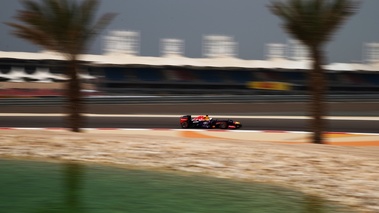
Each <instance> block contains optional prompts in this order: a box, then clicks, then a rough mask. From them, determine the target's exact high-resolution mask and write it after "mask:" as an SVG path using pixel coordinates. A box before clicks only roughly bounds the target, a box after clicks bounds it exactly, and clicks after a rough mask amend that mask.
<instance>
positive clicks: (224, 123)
mask: <svg viewBox="0 0 379 213" xmlns="http://www.w3.org/2000/svg"><path fill="white" fill-rule="evenodd" d="M226 128H228V124H227V123H226V122H221V123H220V129H226Z"/></svg>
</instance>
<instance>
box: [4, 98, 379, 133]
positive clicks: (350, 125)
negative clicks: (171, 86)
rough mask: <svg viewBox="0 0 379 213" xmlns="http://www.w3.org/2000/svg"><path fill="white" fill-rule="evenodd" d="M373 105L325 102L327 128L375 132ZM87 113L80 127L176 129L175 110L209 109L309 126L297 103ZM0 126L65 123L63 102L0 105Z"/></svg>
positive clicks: (248, 123)
mask: <svg viewBox="0 0 379 213" xmlns="http://www.w3.org/2000/svg"><path fill="white" fill-rule="evenodd" d="M378 110H379V104H377V103H349V104H346V103H335V104H330V107H329V115H330V116H333V117H331V118H330V119H328V120H327V123H328V128H327V130H328V131H331V132H364V133H379V112H378ZM20 113H21V114H20ZM25 113H28V114H25ZM87 113H89V114H90V115H89V116H86V122H85V126H84V127H86V128H170V129H172V128H174V129H176V128H180V125H179V116H180V115H184V114H195V115H198V114H209V115H210V116H211V117H213V118H230V119H234V120H237V121H240V122H241V123H242V125H243V128H242V129H245V130H286V131H309V128H308V127H309V125H308V123H309V119H308V117H306V116H305V115H306V114H307V113H306V106H305V104H303V103H276V104H275V103H266V104H192V105H191V104H161V105H160V104H154V105H151V104H133V105H96V106H89V107H87ZM139 115H141V116H139ZM342 116H343V117H342ZM0 127H66V123H65V116H64V107H62V106H61V107H59V106H58V107H57V106H1V108H0Z"/></svg>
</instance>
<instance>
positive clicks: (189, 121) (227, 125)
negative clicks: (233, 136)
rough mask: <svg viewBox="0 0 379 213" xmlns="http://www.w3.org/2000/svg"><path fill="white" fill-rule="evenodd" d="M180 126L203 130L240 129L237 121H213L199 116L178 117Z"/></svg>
mask: <svg viewBox="0 0 379 213" xmlns="http://www.w3.org/2000/svg"><path fill="white" fill-rule="evenodd" d="M180 126H181V127H182V128H183V129H186V128H203V129H239V128H241V127H242V125H241V123H240V122H238V121H233V120H231V119H213V118H209V116H208V115H205V116H203V115H199V116H196V117H192V116H191V115H183V116H181V117H180Z"/></svg>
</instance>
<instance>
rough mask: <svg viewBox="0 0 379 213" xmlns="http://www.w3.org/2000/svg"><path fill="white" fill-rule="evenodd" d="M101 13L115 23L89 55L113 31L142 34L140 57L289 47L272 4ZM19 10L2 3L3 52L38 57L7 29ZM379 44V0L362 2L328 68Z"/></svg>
mask: <svg viewBox="0 0 379 213" xmlns="http://www.w3.org/2000/svg"><path fill="white" fill-rule="evenodd" d="M100 2H101V5H100V8H99V13H104V12H113V13H117V14H118V16H117V17H116V19H115V20H114V21H113V22H112V23H111V24H110V25H109V27H108V28H107V29H105V30H104V31H103V33H102V34H101V35H99V36H98V38H97V39H96V40H94V42H93V43H92V45H91V48H90V50H89V52H90V53H94V54H102V53H103V50H102V49H103V44H104V43H103V39H102V36H104V35H105V34H107V33H108V31H109V30H131V31H138V32H139V33H140V36H141V38H140V39H141V44H140V55H143V56H159V55H160V52H159V41H160V39H163V38H177V39H182V40H184V41H185V53H184V54H185V56H187V57H202V48H201V44H202V38H203V36H204V35H211V34H220V35H226V36H232V37H234V40H235V41H236V42H237V43H238V45H239V50H238V52H237V53H238V57H239V58H243V59H265V44H266V43H286V42H287V40H288V39H289V36H288V35H287V34H286V33H285V32H284V31H283V29H282V28H281V21H280V19H279V18H277V17H276V16H274V15H273V14H272V13H271V12H270V11H269V10H268V9H267V5H268V3H269V2H270V1H269V0H101V1H100ZM20 6H21V4H20V3H19V2H18V1H16V0H1V1H0V8H1V13H0V21H1V22H2V23H0V38H1V40H0V51H30V52H34V51H38V50H40V48H39V47H37V46H35V45H33V44H30V43H29V42H27V41H24V40H22V39H19V38H16V37H14V36H13V35H11V34H10V30H11V29H10V28H9V27H8V26H6V25H4V24H3V22H6V21H14V19H13V17H14V15H15V14H16V11H17V9H20ZM365 42H379V0H362V4H361V5H360V8H359V11H358V12H357V13H356V14H355V15H354V16H352V17H351V18H350V19H349V20H348V21H347V22H346V23H345V24H344V25H343V26H342V27H341V28H340V29H339V30H338V31H337V33H336V34H335V35H334V37H333V41H332V42H330V43H328V46H327V50H328V52H327V56H328V58H329V61H330V62H352V61H353V62H358V61H361V60H362V59H363V56H362V55H363V44H364V43H365Z"/></svg>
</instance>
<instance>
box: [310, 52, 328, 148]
mask: <svg viewBox="0 0 379 213" xmlns="http://www.w3.org/2000/svg"><path fill="white" fill-rule="evenodd" d="M310 51H311V54H312V58H313V60H314V61H313V69H312V70H311V73H310V79H309V80H310V90H311V91H310V92H311V93H310V99H311V100H310V102H309V103H310V112H311V116H312V118H313V119H311V123H310V128H311V131H312V132H313V135H312V142H313V143H316V144H323V143H324V137H323V133H324V131H325V128H326V122H325V120H324V118H323V116H324V115H325V114H326V103H325V100H324V99H325V97H324V95H325V91H326V90H325V86H326V84H325V83H326V81H325V80H326V79H325V75H324V70H323V68H322V64H323V53H322V51H321V48H320V47H319V46H317V45H316V46H313V47H311V48H310Z"/></svg>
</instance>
